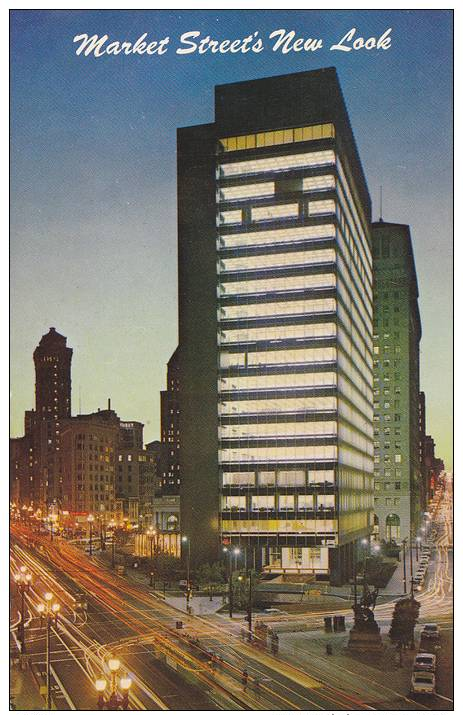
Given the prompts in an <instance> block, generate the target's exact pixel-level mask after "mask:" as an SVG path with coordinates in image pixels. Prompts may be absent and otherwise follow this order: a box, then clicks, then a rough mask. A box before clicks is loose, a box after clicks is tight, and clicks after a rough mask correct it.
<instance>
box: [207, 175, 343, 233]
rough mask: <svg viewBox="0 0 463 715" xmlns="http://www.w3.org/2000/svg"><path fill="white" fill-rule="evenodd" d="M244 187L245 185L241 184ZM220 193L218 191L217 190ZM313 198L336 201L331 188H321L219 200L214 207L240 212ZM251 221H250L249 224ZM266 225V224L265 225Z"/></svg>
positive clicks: (336, 194)
mask: <svg viewBox="0 0 463 715" xmlns="http://www.w3.org/2000/svg"><path fill="white" fill-rule="evenodd" d="M242 185H243V186H246V184H242ZM219 191H220V189H219ZM312 197H313V200H314V201H320V200H323V201H325V200H326V201H329V200H331V201H336V202H337V201H338V200H339V199H338V193H337V191H336V189H335V188H333V187H332V186H327V187H322V188H320V189H308V188H307V189H304V188H302V187H301V188H300V189H293V190H292V191H285V192H282V191H278V192H275V193H273V194H267V195H265V196H242V197H239V198H236V199H229V200H225V199H219V200H218V201H217V202H216V206H217V208H218V209H219V211H235V210H242V209H246V208H254V207H255V208H265V207H266V206H268V207H272V208H273V207H274V206H284V205H285V204H288V203H299V202H304V201H308V200H309V201H310V199H311V198H312ZM250 223H253V220H252V219H251V222H250ZM246 225H249V224H246ZM266 225H267V224H266Z"/></svg>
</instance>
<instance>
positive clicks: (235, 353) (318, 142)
mask: <svg viewBox="0 0 463 715" xmlns="http://www.w3.org/2000/svg"><path fill="white" fill-rule="evenodd" d="M178 216H179V226H178V232H179V344H180V347H179V354H178V360H179V376H180V386H181V396H182V407H181V410H180V436H181V441H180V464H181V470H182V478H181V520H182V533H184V534H186V535H188V537H189V538H190V540H191V558H192V561H193V562H194V563H199V562H203V561H215V560H216V559H217V558H218V555H219V554H220V555H222V556H223V554H222V553H221V552H222V546H221V543H220V542H221V541H222V542H223V543H224V544H227V545H231V546H239V547H240V548H241V550H242V552H246V555H247V558H248V563H249V559H252V562H253V563H254V562H255V563H256V565H257V566H262V567H263V568H264V569H265V570H267V571H270V572H273V573H281V572H285V573H307V574H313V575H314V576H316V577H319V578H328V577H330V578H331V580H332V581H333V582H336V583H339V582H344V581H346V580H347V579H348V578H349V577H350V576H351V574H352V562H353V554H354V550H355V545H356V543H357V541H358V540H359V539H361V538H364V537H368V535H369V534H370V533H371V530H372V527H373V523H372V522H373V483H372V482H373V479H372V477H373V444H372V436H373V435H372V417H373V398H372V388H371V385H372V314H373V305H372V280H373V279H372V258H371V239H370V198H369V195H368V189H367V186H366V182H365V178H364V174H363V171H362V167H361V163H360V159H359V155H358V152H357V148H356V144H355V140H354V136H353V133H352V129H351V126H350V122H349V117H348V114H347V111H346V107H345V104H344V100H343V97H342V92H341V88H340V85H339V82H338V79H337V75H336V71H335V70H334V69H333V68H328V69H322V70H315V71H312V72H303V73H299V74H293V75H285V76H282V77H270V78H266V79H261V80H255V81H249V82H240V83H236V84H230V85H222V86H219V87H216V90H215V122H214V123H212V124H206V125H202V126H196V127H188V128H183V129H180V130H179V132H178Z"/></svg>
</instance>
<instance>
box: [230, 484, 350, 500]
mask: <svg viewBox="0 0 463 715" xmlns="http://www.w3.org/2000/svg"><path fill="white" fill-rule="evenodd" d="M220 491H221V494H222V496H230V497H240V496H241V497H242V496H278V495H279V494H281V495H282V496H288V495H293V496H312V497H313V496H324V495H325V494H326V496H333V495H335V494H338V493H339V489H338V486H337V485H335V484H332V483H330V482H319V483H316V482H311V483H310V484H306V485H304V486H299V487H277V486H268V487H264V486H262V487H255V486H253V485H251V486H236V485H229V484H224V485H223V486H222V487H221V490H220Z"/></svg>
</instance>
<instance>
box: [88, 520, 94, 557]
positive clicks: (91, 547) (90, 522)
mask: <svg viewBox="0 0 463 715" xmlns="http://www.w3.org/2000/svg"><path fill="white" fill-rule="evenodd" d="M87 521H88V525H89V529H90V534H89V555H90V556H92V555H93V543H92V539H93V522H94V521H95V517H94V516H93V514H89V515H88V516H87Z"/></svg>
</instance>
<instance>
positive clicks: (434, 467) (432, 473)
mask: <svg viewBox="0 0 463 715" xmlns="http://www.w3.org/2000/svg"><path fill="white" fill-rule="evenodd" d="M423 469H424V473H425V475H426V485H427V494H428V499H432V497H433V496H434V492H435V490H436V487H437V486H438V484H439V477H440V475H441V473H442V472H443V471H444V470H445V465H444V462H443V460H442V459H440V458H439V457H436V454H435V443H434V439H433V438H432V437H431V435H426V436H425V438H424V441H423Z"/></svg>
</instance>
